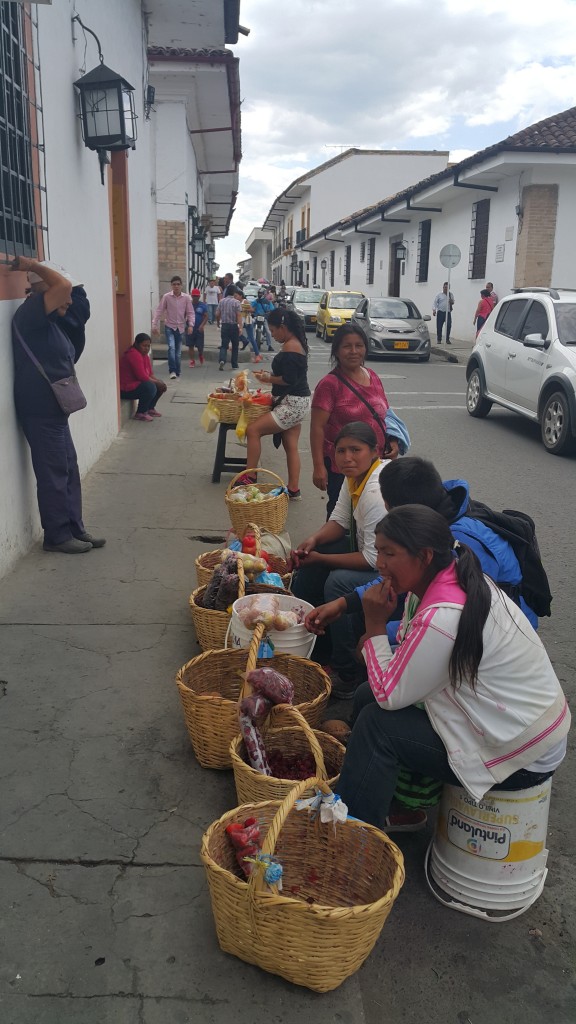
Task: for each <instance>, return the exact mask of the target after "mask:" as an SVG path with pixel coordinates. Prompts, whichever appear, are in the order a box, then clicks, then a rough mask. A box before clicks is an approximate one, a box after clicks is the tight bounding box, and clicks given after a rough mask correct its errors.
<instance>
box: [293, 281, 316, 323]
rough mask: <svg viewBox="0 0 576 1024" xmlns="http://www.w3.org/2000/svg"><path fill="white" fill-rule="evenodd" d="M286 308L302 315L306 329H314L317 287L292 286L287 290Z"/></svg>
mask: <svg viewBox="0 0 576 1024" xmlns="http://www.w3.org/2000/svg"><path fill="white" fill-rule="evenodd" d="M288 308H289V309H293V310H294V312H295V313H298V316H300V317H302V319H303V321H304V327H305V328H306V330H307V331H314V330H315V329H316V317H317V313H318V289H317V288H292V290H291V291H289V292H288Z"/></svg>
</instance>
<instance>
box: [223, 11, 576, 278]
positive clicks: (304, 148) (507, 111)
mask: <svg viewBox="0 0 576 1024" xmlns="http://www.w3.org/2000/svg"><path fill="white" fill-rule="evenodd" d="M240 21H241V23H242V24H243V25H246V26H247V27H248V28H249V29H250V35H249V37H248V38H246V37H245V36H240V39H239V42H238V44H237V45H236V46H235V47H233V49H234V52H235V54H236V56H238V57H239V58H240V86H241V95H242V100H243V102H242V149H243V153H244V157H243V160H242V163H241V165H240V194H239V196H238V202H237V205H236V212H235V213H234V216H233V218H232V224H231V231H230V235H229V236H228V238H227V239H225V240H223V241H220V242H218V243H217V247H216V259H217V261H218V262H219V263H220V272H221V273H224V272H225V271H226V270H234V269H235V267H236V263H237V261H238V260H239V259H244V258H246V253H245V249H244V243H245V241H246V238H247V237H248V235H249V234H250V231H251V230H252V228H253V227H259V226H261V225H262V221H263V220H264V218H265V216H266V213H267V212H268V209H269V208H270V205H271V203H272V201H273V199H274V198H275V196H277V195H278V194H279V193H280V192H282V191H283V189H285V188H286V187H287V185H288V184H289V183H290V182H291V181H293V180H294V178H297V177H298V176H299V175H300V174H303V173H304V172H305V171H306V170H308V169H310V168H312V167H316V166H317V165H318V164H320V163H323V162H324V161H325V160H330V159H331V158H332V157H334V156H336V155H337V154H338V153H339V152H340V151H341V148H342V147H345V148H348V147H349V146H359V147H362V148H373V149H380V148H382V149H449V150H450V154H451V159H452V160H459V159H462V158H463V157H464V156H467V155H468V154H469V153H472V152H474V151H476V150H478V149H483V148H484V147H485V146H488V145H491V144H492V143H494V142H498V141H499V140H500V139H503V138H505V137H506V136H507V135H510V134H512V133H513V132H515V131H518V129H519V128H523V127H525V126H527V125H529V124H533V123H534V122H535V121H539V120H540V119H541V118H543V117H548V116H549V115H551V114H554V113H557V112H559V111H561V110H565V109H566V108H567V107H571V106H574V105H575V104H576V0H435V2H431V0H283V2H282V0H280V2H278V0H241V7H240ZM407 184H409V183H408V182H407ZM350 198H351V202H350V204H349V205H350V209H346V210H342V215H343V216H344V215H346V214H347V213H352V212H353V211H354V209H356V207H355V206H354V202H353V196H351V197H350ZM382 198H384V197H382Z"/></svg>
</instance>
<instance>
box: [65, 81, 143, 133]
mask: <svg viewBox="0 0 576 1024" xmlns="http://www.w3.org/2000/svg"><path fill="white" fill-rule="evenodd" d="M74 85H75V86H76V88H77V89H78V92H79V94H80V120H81V123H82V138H83V139H84V145H85V146H87V147H88V149H95V150H97V151H99V150H110V149H113V150H116V149H134V148H135V143H136V137H137V132H136V113H135V110H134V87H133V86H132V85H130V82H127V81H126V79H125V78H123V77H122V75H118V74H116V72H115V71H111V70H110V68H108V67H106V65H105V64H99V66H98V67H97V68H94V69H93V70H92V71H89V72H88V74H87V75H84V76H83V77H82V78H79V79H78V81H77V82H74Z"/></svg>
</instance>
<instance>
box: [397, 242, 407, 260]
mask: <svg viewBox="0 0 576 1024" xmlns="http://www.w3.org/2000/svg"><path fill="white" fill-rule="evenodd" d="M407 255H408V246H407V245H406V242H400V244H399V245H397V246H396V259H397V260H405V259H406V257H407Z"/></svg>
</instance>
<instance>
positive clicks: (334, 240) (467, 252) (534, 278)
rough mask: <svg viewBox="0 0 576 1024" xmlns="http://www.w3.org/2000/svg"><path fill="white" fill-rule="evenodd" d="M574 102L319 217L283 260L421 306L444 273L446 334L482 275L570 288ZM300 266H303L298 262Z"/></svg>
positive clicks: (322, 280) (574, 222)
mask: <svg viewBox="0 0 576 1024" xmlns="http://www.w3.org/2000/svg"><path fill="white" fill-rule="evenodd" d="M575 231H576V108H574V107H573V108H571V109H570V110H566V111H564V112H563V113H560V114H557V115H555V116H554V117H549V118H546V119H545V120H543V121H540V122H539V123H538V124H535V125H532V126H531V127H529V128H526V129H523V130H522V131H520V132H517V133H516V134H515V135H512V136H509V137H508V138H506V139H504V140H503V141H502V142H498V143H496V144H495V145H493V146H490V147H488V148H487V149H484V150H481V151H480V152H478V153H475V154H474V155H473V156H470V157H468V158H467V159H465V160H462V161H461V162H460V163H457V164H451V165H449V166H448V167H446V168H445V169H443V170H441V171H439V172H438V173H436V174H432V175H431V176H429V177H426V178H424V179H423V180H422V181H419V182H418V183H417V184H414V185H411V186H410V187H405V186H404V187H403V188H402V189H401V190H400V191H398V192H396V194H393V193H389V194H388V197H387V198H384V199H381V200H380V201H379V202H377V203H375V204H373V205H371V206H368V207H365V208H363V209H361V208H358V209H357V211H356V213H353V214H350V215H348V216H346V217H344V218H341V219H339V220H334V221H329V220H326V221H325V222H324V223H323V224H322V225H320V226H319V227H318V228H317V229H316V231H312V232H311V233H310V234H309V236H307V237H306V240H305V241H300V240H298V238H296V239H295V246H294V250H295V251H294V254H293V255H292V256H291V257H290V259H293V260H294V262H295V263H296V265H297V266H298V267H300V266H301V265H302V264H303V263H304V261H309V260H310V258H311V255H312V254H313V259H314V261H315V262H314V266H315V267H322V265H323V264H324V270H321V271H320V276H319V280H318V282H317V283H319V284H320V285H323V286H325V287H326V288H328V287H334V288H338V289H351V290H354V291H362V292H364V294H365V295H369V296H378V295H402V296H405V297H406V298H411V299H413V300H414V301H415V302H416V305H417V306H418V307H419V308H420V310H421V312H430V311H431V309H432V302H433V299H434V296H435V295H436V293H437V292H439V291H441V289H442V284H443V282H444V281H445V280H446V279H447V271H446V270H445V268H444V267H443V265H442V264H441V262H440V251H441V249H442V248H443V247H444V246H445V245H455V246H457V247H458V249H459V250H460V252H461V259H460V262H459V264H458V266H456V267H455V268H454V269H453V270H451V272H450V273H451V277H450V290H451V291H452V292H453V294H454V297H455V306H454V312H453V320H454V325H453V334H454V335H455V336H456V337H459V338H462V339H471V338H472V337H473V335H474V328H473V325H472V317H473V315H474V311H475V309H476V305H477V303H478V300H479V298H480V289H481V288H483V287H484V284H485V283H486V281H487V280H489V281H491V282H492V283H493V284H494V289H495V291H496V293H497V294H498V295H503V294H505V293H506V292H507V291H509V290H510V288H512V287H513V286H516V287H522V286H531V285H532V286H544V287H547V286H550V285H555V286H556V287H562V286H563V287H575V286H576V281H575V272H574V258H573V239H574V235H575ZM304 265H305V264H304Z"/></svg>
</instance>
